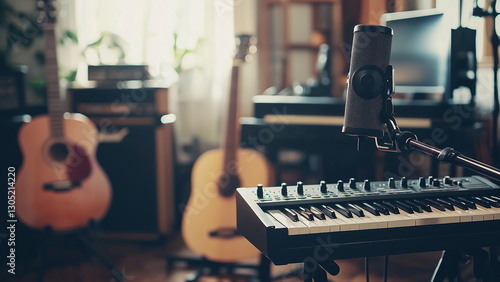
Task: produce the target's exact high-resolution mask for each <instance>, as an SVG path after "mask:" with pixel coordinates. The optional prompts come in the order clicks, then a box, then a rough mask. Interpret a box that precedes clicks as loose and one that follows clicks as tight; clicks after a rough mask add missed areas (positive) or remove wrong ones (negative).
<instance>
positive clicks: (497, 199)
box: [489, 195, 500, 202]
mask: <svg viewBox="0 0 500 282" xmlns="http://www.w3.org/2000/svg"><path fill="white" fill-rule="evenodd" d="M489 197H490V198H492V199H493V200H495V201H498V202H500V197H497V196H493V195H490V196H489Z"/></svg>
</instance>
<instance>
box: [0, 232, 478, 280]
mask: <svg viewBox="0 0 500 282" xmlns="http://www.w3.org/2000/svg"><path fill="white" fill-rule="evenodd" d="M97 246H98V247H99V249H100V250H101V251H103V252H104V253H106V255H107V257H108V258H109V259H110V261H112V263H113V264H114V265H115V266H116V268H117V269H118V270H119V271H121V272H122V274H123V275H124V277H125V281H134V282H160V281H162V282H164V281H175V282H177V281H186V279H187V277H189V275H190V274H191V273H192V272H193V270H194V269H193V268H190V267H189V266H186V265H181V264H177V265H172V266H173V268H172V269H171V270H168V269H167V261H168V258H169V257H172V256H180V257H192V258H196V257H197V255H196V254H194V253H192V252H191V251H189V250H188V249H187V248H186V247H185V246H184V244H183V242H182V238H181V237H180V236H179V235H176V236H173V237H172V238H169V239H167V240H166V242H162V243H158V242H155V243H144V242H131V241H116V240H115V241H110V240H99V242H98V244H97ZM439 256H440V253H422V254H413V255H401V256H391V257H390V258H389V279H388V281H397V282H400V281H409V282H410V281H429V280H430V278H431V276H432V272H433V270H434V267H435V265H436V263H437V261H438V259H439ZM45 263H46V264H47V266H48V269H47V270H46V271H45V275H44V280H43V281H45V282H59V281H61V282H66V281H71V282H100V281H102V282H113V281H117V280H116V279H114V278H113V277H112V276H111V275H110V273H109V272H108V271H107V269H106V268H105V267H104V266H103V265H102V264H101V263H99V261H98V260H97V259H96V258H95V257H86V256H85V255H83V254H82V252H81V250H80V249H79V248H78V247H77V246H76V245H75V244H74V243H70V242H62V243H61V242H59V243H54V244H52V246H50V247H49V249H48V251H47V256H46V259H45ZM246 263H255V264H257V263H258V258H256V259H254V260H249V261H247V262H246ZM337 263H338V264H339V265H340V268H341V272H340V274H339V275H337V276H335V277H333V276H330V277H329V281H336V282H341V281H353V282H357V281H366V278H365V272H364V259H353V260H343V261H337ZM37 265H38V261H37V260H36V256H33V257H32V258H30V259H27V260H26V261H18V262H17V272H18V273H17V274H16V275H8V276H7V279H6V280H5V279H3V278H2V275H4V274H5V272H4V273H2V275H0V281H16V282H17V281H19V282H31V281H36V271H35V269H36V266H37ZM299 267H300V265H299V264H297V265H287V266H274V265H273V266H272V276H273V277H276V276H279V275H281V274H285V273H288V272H290V271H293V270H295V269H297V268H299ZM370 270H371V271H370V273H371V276H370V281H383V279H382V273H383V258H371V259H370ZM199 281H200V282H209V281H245V279H242V278H241V277H235V276H230V277H227V276H205V277H203V278H202V279H200V280H199ZM275 281H283V282H292V281H302V279H301V278H300V277H297V276H295V277H288V278H278V279H277V280H275ZM464 281H468V280H467V279H466V280H464Z"/></svg>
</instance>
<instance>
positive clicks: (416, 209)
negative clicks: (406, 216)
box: [401, 200, 423, 213]
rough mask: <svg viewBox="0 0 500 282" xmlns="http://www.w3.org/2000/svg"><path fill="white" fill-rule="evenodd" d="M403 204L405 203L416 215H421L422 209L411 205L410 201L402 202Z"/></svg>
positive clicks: (413, 204)
mask: <svg viewBox="0 0 500 282" xmlns="http://www.w3.org/2000/svg"><path fill="white" fill-rule="evenodd" d="M401 202H403V203H405V204H406V205H408V206H409V207H410V208H411V209H412V210H413V211H414V212H418V213H423V210H422V207H421V206H419V205H417V204H415V203H413V202H412V201H410V200H403V201H401Z"/></svg>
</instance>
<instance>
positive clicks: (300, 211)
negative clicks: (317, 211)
mask: <svg viewBox="0 0 500 282" xmlns="http://www.w3.org/2000/svg"><path fill="white" fill-rule="evenodd" d="M294 211H295V212H296V213H298V214H300V215H301V216H302V217H303V218H305V219H307V220H309V221H313V220H314V216H313V214H312V212H310V211H309V210H307V209H305V208H303V207H298V208H296V209H294Z"/></svg>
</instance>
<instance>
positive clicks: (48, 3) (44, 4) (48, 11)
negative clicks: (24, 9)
mask: <svg viewBox="0 0 500 282" xmlns="http://www.w3.org/2000/svg"><path fill="white" fill-rule="evenodd" d="M36 6H37V8H38V19H37V20H38V22H43V23H55V22H56V2H55V0H38V1H37V2H36Z"/></svg>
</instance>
